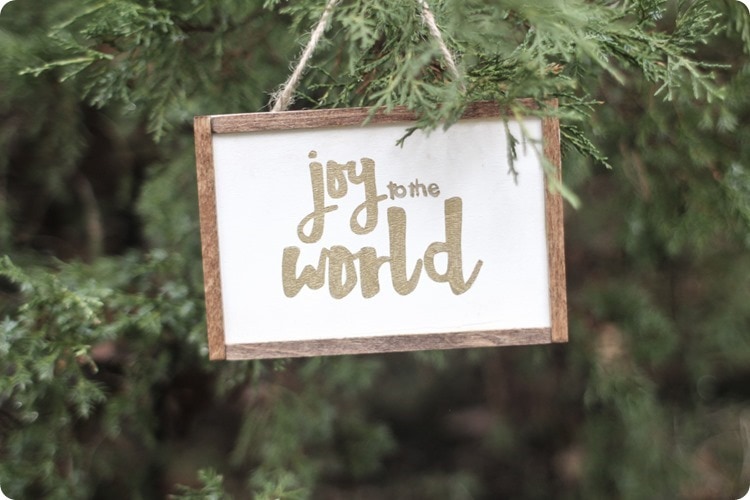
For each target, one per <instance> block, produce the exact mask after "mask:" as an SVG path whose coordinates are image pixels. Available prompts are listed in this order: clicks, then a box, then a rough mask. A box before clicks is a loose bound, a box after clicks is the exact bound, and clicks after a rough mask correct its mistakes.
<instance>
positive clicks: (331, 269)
mask: <svg viewBox="0 0 750 500" xmlns="http://www.w3.org/2000/svg"><path fill="white" fill-rule="evenodd" d="M325 253H326V250H323V251H322V252H321V255H323V254H325ZM327 253H328V290H329V291H330V292H331V297H333V298H334V299H341V298H344V297H346V296H347V295H349V292H351V291H352V289H353V288H354V285H356V284H357V271H356V269H355V268H354V259H355V258H356V257H355V256H354V255H352V253H351V252H350V251H349V250H347V249H346V247H342V246H341V245H334V246H332V247H331V249H330V250H328V251H327ZM321 258H322V257H321ZM344 276H346V279H345V280H342V278H343V277H344Z"/></svg>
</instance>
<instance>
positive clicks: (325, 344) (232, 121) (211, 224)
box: [195, 99, 568, 360]
mask: <svg viewBox="0 0 750 500" xmlns="http://www.w3.org/2000/svg"><path fill="white" fill-rule="evenodd" d="M519 102H520V104H521V105H522V106H525V107H526V108H527V109H529V110H534V109H538V106H537V105H536V103H535V102H534V101H533V100H528V99H527V100H521V101H519ZM549 104H550V105H551V106H556V105H557V103H556V102H550V103H549ZM508 111H509V110H507V109H502V108H501V107H500V106H498V105H497V104H496V103H491V102H480V103H474V104H471V105H469V106H467V109H466V111H465V113H464V115H463V117H462V118H463V119H471V118H484V117H500V116H503V115H508V114H509V112H508ZM368 117H369V122H368V123H371V124H378V123H380V124H384V123H405V124H406V123H408V122H413V120H415V119H416V118H417V117H416V115H415V114H414V113H412V112H411V111H408V110H406V109H405V108H397V109H395V110H393V111H392V112H389V113H388V114H385V113H383V112H377V113H375V114H374V115H370V108H349V109H329V110H310V111H291V112H281V113H250V114H239V115H216V116H201V117H196V119H195V140H196V163H197V168H198V190H199V204H200V217H201V241H202V249H203V267H204V276H205V290H206V311H207V312H206V315H207V323H208V343H209V357H210V359H212V360H217V359H261V358H284V357H301V356H320V355H341V354H365V353H377V352H401V351H417V350H431V349H455V348H472V347H489V346H511V345H530V344H548V343H550V342H566V341H567V340H568V321H567V295H566V284H565V258H564V252H565V249H564V231H563V202H562V197H561V196H560V195H559V193H558V194H552V193H551V192H550V191H549V189H545V211H546V214H545V216H546V232H547V250H548V259H549V281H550V292H549V293H550V316H551V327H550V328H541V329H514V330H503V331H490V332H484V331H482V332H461V333H445V334H424V335H397V336H386V337H363V338H346V339H323V340H312V341H284V342H265V343H255V344H230V345H226V344H225V337H224V331H223V324H224V321H223V302H222V295H221V275H220V267H219V242H218V230H217V217H216V193H215V180H214V164H213V141H212V137H213V134H230V133H243V132H255V131H272V130H291V129H310V128H322V127H337V126H357V125H363V123H364V122H365V120H367V119H368ZM542 133H543V141H544V155H545V156H546V158H547V159H548V160H549V161H550V162H551V164H552V165H553V166H554V167H555V174H556V175H557V176H558V178H560V176H561V161H560V128H559V121H558V119H552V118H543V119H542Z"/></svg>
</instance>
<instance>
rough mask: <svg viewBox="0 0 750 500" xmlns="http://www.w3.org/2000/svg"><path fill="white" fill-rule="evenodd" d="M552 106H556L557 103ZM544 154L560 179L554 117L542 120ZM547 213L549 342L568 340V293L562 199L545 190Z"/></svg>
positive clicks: (560, 160)
mask: <svg viewBox="0 0 750 500" xmlns="http://www.w3.org/2000/svg"><path fill="white" fill-rule="evenodd" d="M551 105H553V106H555V107H556V106H557V102H552V103H551ZM542 137H543V140H544V155H545V156H546V157H547V159H548V160H549V162H550V163H552V165H553V166H554V167H555V172H554V175H556V176H557V179H558V180H561V179H562V158H561V155H560V121H559V120H558V119H557V118H545V119H543V120H542ZM544 196H545V210H546V212H547V223H546V226H547V258H548V259H549V299H550V309H551V310H550V315H551V319H552V342H556V343H557V342H567V341H568V298H567V297H568V294H567V291H566V290H567V289H566V286H567V285H566V280H565V230H564V228H563V215H564V214H563V199H562V196H561V195H560V193H552V192H551V191H550V190H549V186H547V189H545V194H544Z"/></svg>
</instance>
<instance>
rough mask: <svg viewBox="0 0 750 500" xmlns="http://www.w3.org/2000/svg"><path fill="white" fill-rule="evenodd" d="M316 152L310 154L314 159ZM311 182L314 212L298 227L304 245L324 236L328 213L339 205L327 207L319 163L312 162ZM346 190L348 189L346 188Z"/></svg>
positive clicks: (321, 166)
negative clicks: (308, 231) (310, 225)
mask: <svg viewBox="0 0 750 500" xmlns="http://www.w3.org/2000/svg"><path fill="white" fill-rule="evenodd" d="M313 153H315V152H314V151H311V152H310V155H309V156H310V157H311V158H314V157H315V156H314V155H313ZM310 182H311V184H312V193H313V211H312V212H310V213H309V214H307V215H306V216H305V217H304V218H303V219H302V220H301V221H300V223H299V224H298V225H297V237H298V238H299V239H300V241H302V242H303V243H315V242H316V241H318V240H319V239H320V238H321V237H322V236H323V229H324V227H325V216H326V213H328V212H333V211H334V210H336V209H337V208H338V205H329V206H327V207H326V206H325V190H324V189H323V165H321V164H320V163H319V162H317V161H313V162H310ZM344 189H346V187H344ZM310 221H312V223H313V224H312V228H311V229H310V234H309V235H308V234H305V227H306V226H307V224H308V223H309V222H310Z"/></svg>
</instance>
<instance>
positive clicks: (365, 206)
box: [349, 158, 388, 234]
mask: <svg viewBox="0 0 750 500" xmlns="http://www.w3.org/2000/svg"><path fill="white" fill-rule="evenodd" d="M360 161H361V162H362V172H361V173H359V174H357V173H356V172H355V169H354V168H352V169H350V170H349V181H351V183H352V184H363V183H364V185H365V201H363V202H362V203H360V205H359V206H358V207H357V208H355V209H354V212H353V213H352V216H351V218H350V219H349V225H350V227H351V229H352V231H353V232H354V234H367V233H369V232H371V231H372V230H373V229H375V226H376V225H377V224H378V203H380V202H381V201H383V200H385V199H386V198H388V195H385V194H382V195H380V196H378V187H377V185H376V184H375V161H374V160H371V159H370V158H361V159H360ZM362 211H365V213H366V216H365V225H364V226H362V225H360V223H359V214H360V213H361V212H362Z"/></svg>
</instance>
